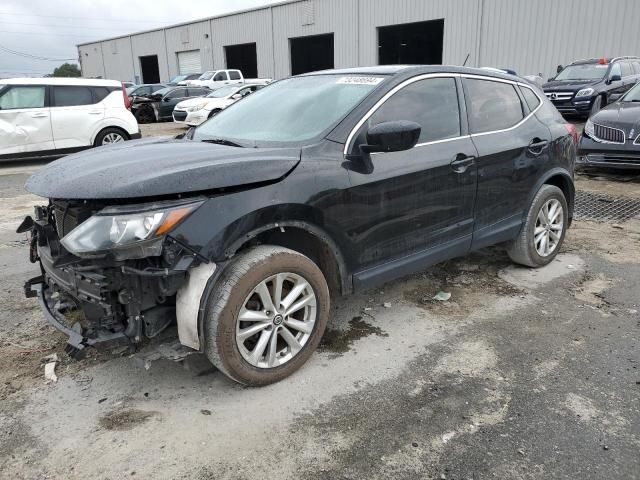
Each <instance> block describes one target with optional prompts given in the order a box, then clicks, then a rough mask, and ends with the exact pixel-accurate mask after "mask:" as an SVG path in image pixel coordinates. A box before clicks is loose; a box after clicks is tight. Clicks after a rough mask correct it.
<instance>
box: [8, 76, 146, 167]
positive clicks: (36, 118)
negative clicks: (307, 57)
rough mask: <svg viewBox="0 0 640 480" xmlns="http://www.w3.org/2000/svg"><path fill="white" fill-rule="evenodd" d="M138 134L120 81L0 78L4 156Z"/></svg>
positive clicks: (71, 148)
mask: <svg viewBox="0 0 640 480" xmlns="http://www.w3.org/2000/svg"><path fill="white" fill-rule="evenodd" d="M132 138H140V131H139V128H138V123H137V122H136V119H135V118H134V117H133V115H132V114H131V112H130V111H129V97H128V96H127V94H126V91H125V89H124V87H123V85H122V83H121V82H118V81H115V80H98V79H92V80H87V79H77V78H15V79H10V80H0V159H5V160H6V159H12V160H15V159H26V158H32V157H41V156H50V157H54V156H62V155H65V154H68V153H72V152H77V151H79V150H82V149H85V148H90V147H96V146H100V145H108V144H112V143H119V142H123V141H125V140H129V139H132Z"/></svg>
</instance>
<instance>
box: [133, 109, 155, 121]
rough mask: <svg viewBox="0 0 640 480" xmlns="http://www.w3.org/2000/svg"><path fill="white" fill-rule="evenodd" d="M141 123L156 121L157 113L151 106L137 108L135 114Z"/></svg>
mask: <svg viewBox="0 0 640 480" xmlns="http://www.w3.org/2000/svg"><path fill="white" fill-rule="evenodd" d="M134 116H135V117H136V120H137V121H138V123H139V124H145V123H153V122H155V121H156V115H155V113H153V109H152V108H151V107H141V108H139V109H138V110H136V113H135V115H134Z"/></svg>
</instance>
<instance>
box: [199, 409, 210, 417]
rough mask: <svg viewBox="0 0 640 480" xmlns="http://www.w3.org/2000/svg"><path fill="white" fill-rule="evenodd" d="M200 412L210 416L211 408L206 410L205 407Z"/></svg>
mask: <svg viewBox="0 0 640 480" xmlns="http://www.w3.org/2000/svg"><path fill="white" fill-rule="evenodd" d="M200 413H201V414H202V415H206V416H210V415H211V410H206V409H204V408H203V409H202V410H200Z"/></svg>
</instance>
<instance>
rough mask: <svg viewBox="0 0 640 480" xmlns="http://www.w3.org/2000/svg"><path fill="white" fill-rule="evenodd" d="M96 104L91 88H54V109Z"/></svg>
mask: <svg viewBox="0 0 640 480" xmlns="http://www.w3.org/2000/svg"><path fill="white" fill-rule="evenodd" d="M92 103H94V101H93V95H92V93H91V88H90V87H79V86H73V87H71V86H64V87H53V103H52V105H51V106H53V107H73V106H77V105H91V104H92Z"/></svg>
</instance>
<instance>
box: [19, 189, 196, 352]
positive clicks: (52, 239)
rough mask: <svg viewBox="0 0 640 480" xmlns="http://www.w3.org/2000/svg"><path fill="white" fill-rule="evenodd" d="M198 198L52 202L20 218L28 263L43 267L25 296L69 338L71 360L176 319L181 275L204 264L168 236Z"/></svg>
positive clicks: (150, 333)
mask: <svg viewBox="0 0 640 480" xmlns="http://www.w3.org/2000/svg"><path fill="white" fill-rule="evenodd" d="M203 201H204V199H202V198H191V199H186V200H184V199H182V200H172V201H161V202H151V203H139V204H136V205H130V204H127V205H118V204H116V205H113V203H112V202H111V204H109V203H105V202H104V201H102V202H101V201H83V200H57V199H53V200H50V201H49V204H48V205H45V206H38V207H36V208H35V212H34V216H33V217H31V216H29V217H27V218H26V219H25V220H24V221H23V223H22V224H21V225H20V227H19V228H18V232H19V233H23V232H24V233H28V234H29V235H30V260H31V262H33V263H39V265H40V270H41V275H39V276H38V277H35V278H32V279H31V280H29V281H28V282H26V284H25V294H26V295H27V296H28V297H37V298H38V300H39V303H40V306H41V308H42V310H43V313H44V315H45V317H46V318H47V320H48V321H49V322H50V323H51V324H52V325H53V326H54V327H56V328H57V329H59V330H60V331H62V332H64V333H65V334H66V335H67V336H68V337H69V340H68V348H67V351H68V353H69V354H70V355H71V356H74V357H76V358H77V357H81V356H82V355H83V354H84V353H85V352H86V347H90V346H98V345H104V346H107V345H108V346H114V345H129V346H131V347H134V346H135V345H136V344H139V343H140V342H142V341H143V339H144V338H153V337H155V336H157V335H158V334H159V333H160V332H162V331H163V330H164V329H165V328H167V327H168V326H169V325H170V324H171V323H173V322H174V321H175V319H176V295H177V293H178V290H179V289H180V287H181V286H182V285H183V284H185V282H186V281H187V278H188V276H187V271H188V270H189V269H192V268H194V267H197V266H198V265H199V264H206V263H207V260H206V259H204V258H201V257H199V256H198V254H197V253H196V252H193V251H191V250H189V249H188V248H186V247H185V246H183V245H182V244H181V242H180V241H179V239H176V238H173V237H172V236H171V231H172V230H173V229H174V227H176V226H177V225H178V224H180V223H181V222H182V221H183V220H184V219H186V218H187V217H188V216H189V215H190V214H191V213H193V212H194V211H195V210H196V209H197V208H198V207H199V206H200V205H201V204H202V203H203Z"/></svg>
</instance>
